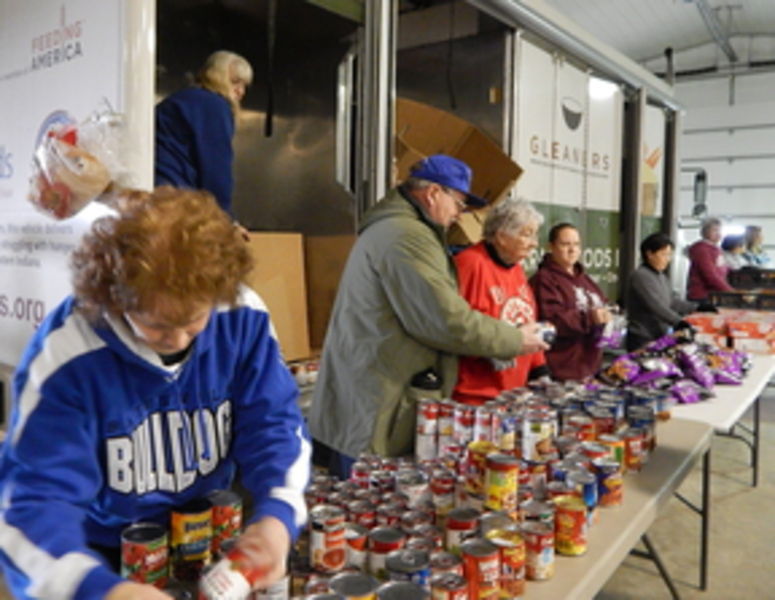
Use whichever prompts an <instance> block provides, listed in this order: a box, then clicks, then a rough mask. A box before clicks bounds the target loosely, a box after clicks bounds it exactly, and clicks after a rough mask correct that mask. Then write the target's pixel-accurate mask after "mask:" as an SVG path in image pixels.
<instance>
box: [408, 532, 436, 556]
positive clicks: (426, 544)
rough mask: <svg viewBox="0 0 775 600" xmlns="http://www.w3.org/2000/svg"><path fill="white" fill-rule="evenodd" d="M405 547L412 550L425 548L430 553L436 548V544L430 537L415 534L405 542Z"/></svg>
mask: <svg viewBox="0 0 775 600" xmlns="http://www.w3.org/2000/svg"><path fill="white" fill-rule="evenodd" d="M404 548H409V549H411V550H423V551H425V552H427V553H428V554H430V553H431V552H433V551H435V550H436V544H435V542H434V541H433V540H431V539H429V538H424V537H418V536H415V535H413V536H411V537H410V538H409V539H408V540H406V544H404Z"/></svg>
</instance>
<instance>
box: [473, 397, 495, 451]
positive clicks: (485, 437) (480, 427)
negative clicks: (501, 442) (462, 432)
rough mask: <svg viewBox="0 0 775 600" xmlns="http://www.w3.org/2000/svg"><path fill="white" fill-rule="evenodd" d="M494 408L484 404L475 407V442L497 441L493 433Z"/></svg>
mask: <svg viewBox="0 0 775 600" xmlns="http://www.w3.org/2000/svg"><path fill="white" fill-rule="evenodd" d="M492 418H493V410H492V408H491V407H490V406H488V405H486V404H483V405H481V406H477V407H476V408H475V409H474V433H473V441H475V442H495V441H496V440H494V439H493V434H492Z"/></svg>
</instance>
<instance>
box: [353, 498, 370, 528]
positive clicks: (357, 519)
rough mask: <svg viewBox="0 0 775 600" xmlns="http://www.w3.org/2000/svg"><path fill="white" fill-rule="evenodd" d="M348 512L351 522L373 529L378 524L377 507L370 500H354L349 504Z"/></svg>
mask: <svg viewBox="0 0 775 600" xmlns="http://www.w3.org/2000/svg"><path fill="white" fill-rule="evenodd" d="M347 514H348V515H349V519H348V520H349V521H350V522H351V523H358V525H363V526H364V527H365V528H366V529H371V528H372V527H374V526H376V524H377V509H376V507H375V506H374V505H373V504H372V503H371V502H369V501H368V500H353V501H352V502H350V503H349V504H348V505H347Z"/></svg>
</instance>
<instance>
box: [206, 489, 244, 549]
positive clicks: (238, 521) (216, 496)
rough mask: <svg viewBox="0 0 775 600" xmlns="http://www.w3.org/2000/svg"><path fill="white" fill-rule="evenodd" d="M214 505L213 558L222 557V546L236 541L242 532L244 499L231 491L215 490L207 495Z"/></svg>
mask: <svg viewBox="0 0 775 600" xmlns="http://www.w3.org/2000/svg"><path fill="white" fill-rule="evenodd" d="M207 499H208V500H209V501H210V503H211V504H212V505H213V540H212V546H211V547H212V552H213V556H220V555H221V545H222V544H223V543H224V542H225V541H227V540H233V539H236V538H237V537H238V536H239V534H240V531H241V530H242V498H240V496H239V494H237V493H236V492H233V491H231V490H213V491H212V492H210V493H209V494H207Z"/></svg>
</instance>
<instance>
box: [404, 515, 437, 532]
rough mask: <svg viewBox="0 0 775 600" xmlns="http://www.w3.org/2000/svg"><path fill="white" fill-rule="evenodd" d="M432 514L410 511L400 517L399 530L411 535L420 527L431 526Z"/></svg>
mask: <svg viewBox="0 0 775 600" xmlns="http://www.w3.org/2000/svg"><path fill="white" fill-rule="evenodd" d="M432 524H433V514H432V513H430V512H425V511H422V510H410V511H408V512H405V513H404V514H403V516H402V517H401V529H403V530H404V531H405V532H406V533H411V532H412V531H414V530H415V529H417V527H419V526H420V525H432Z"/></svg>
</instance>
